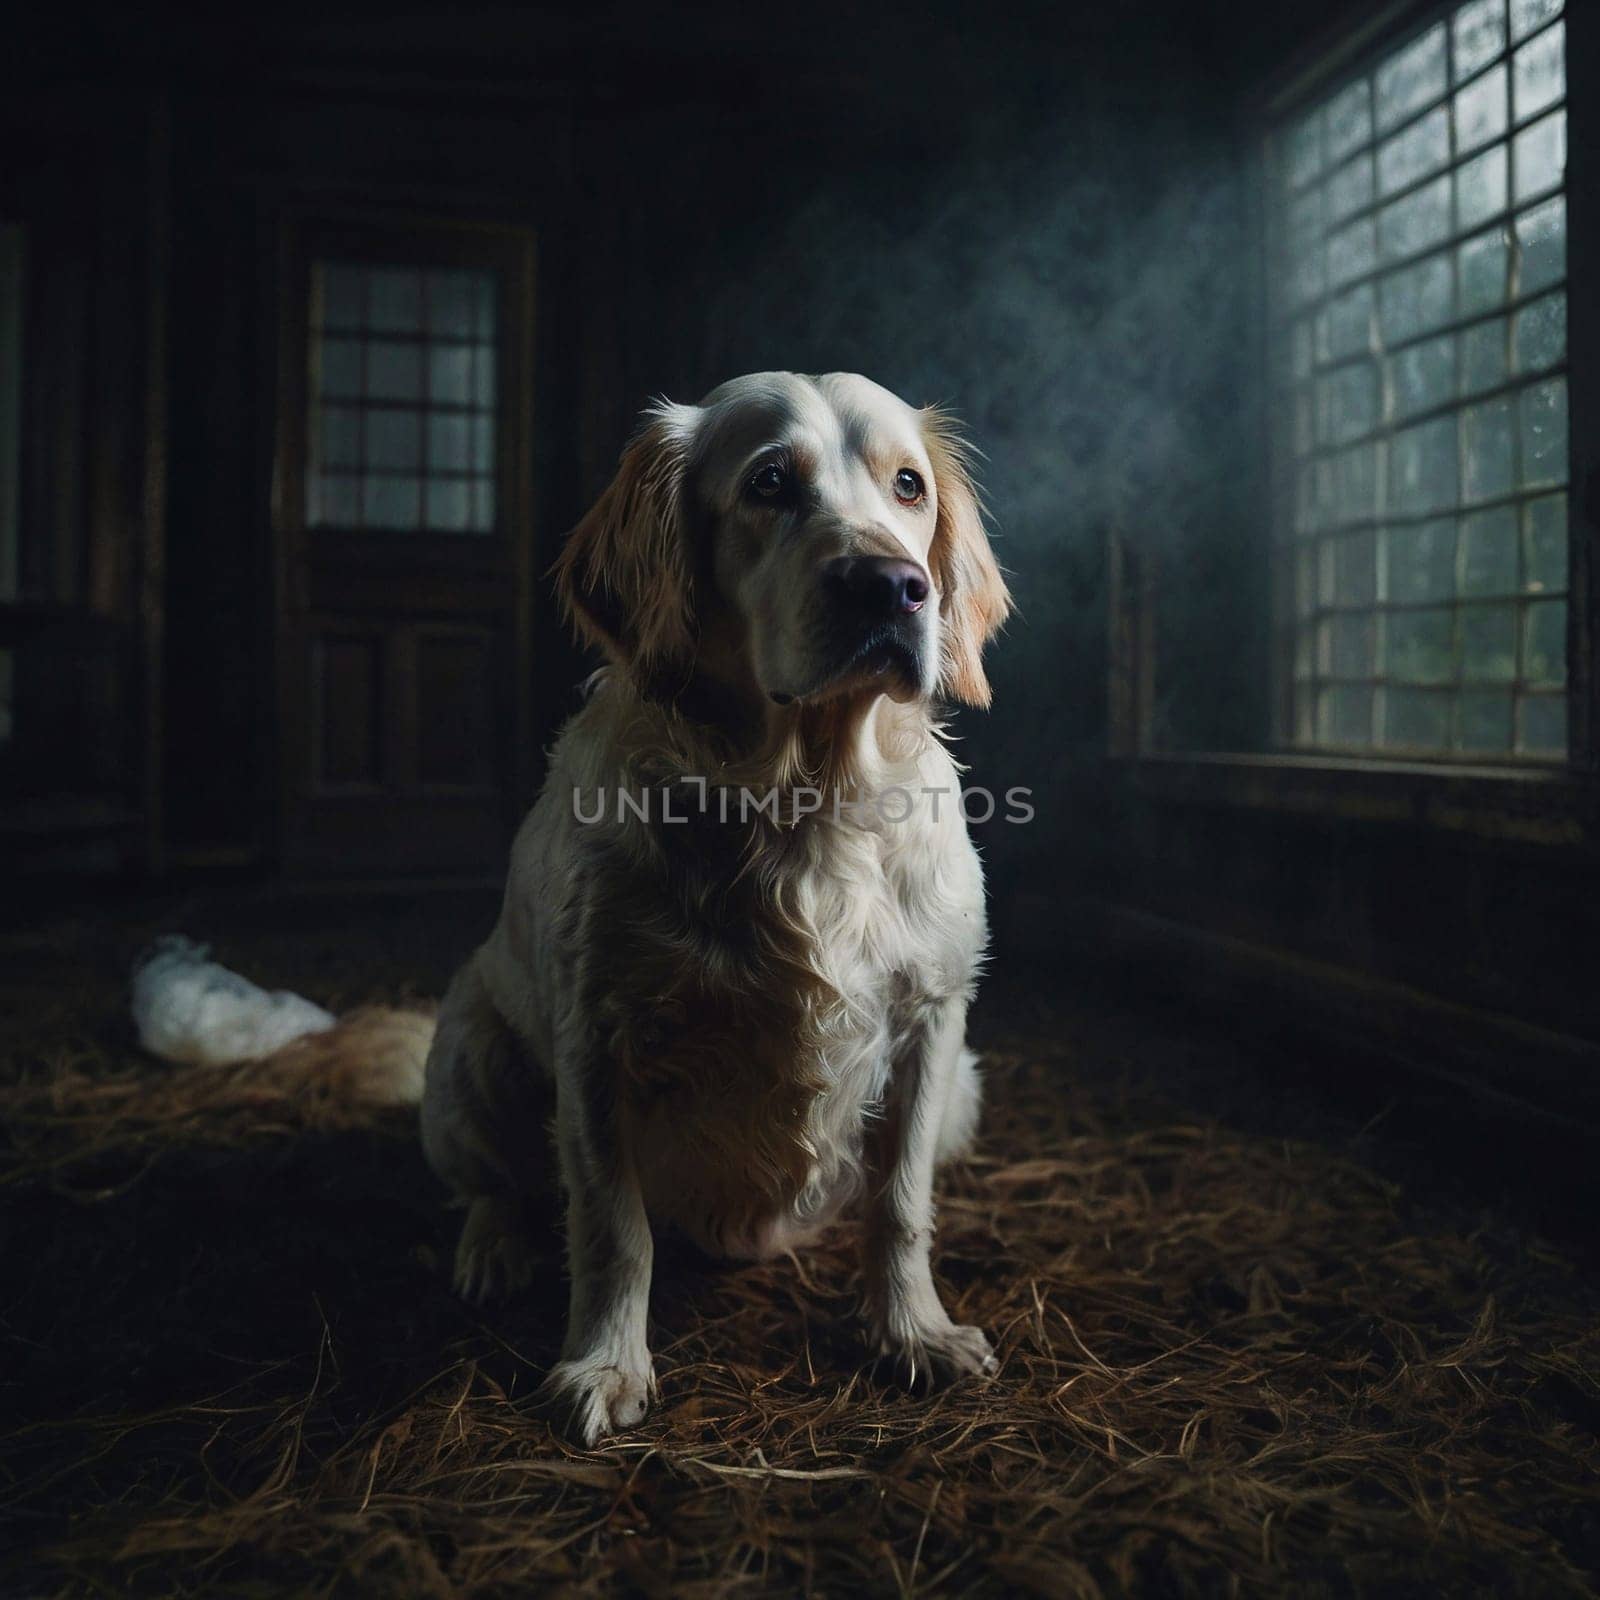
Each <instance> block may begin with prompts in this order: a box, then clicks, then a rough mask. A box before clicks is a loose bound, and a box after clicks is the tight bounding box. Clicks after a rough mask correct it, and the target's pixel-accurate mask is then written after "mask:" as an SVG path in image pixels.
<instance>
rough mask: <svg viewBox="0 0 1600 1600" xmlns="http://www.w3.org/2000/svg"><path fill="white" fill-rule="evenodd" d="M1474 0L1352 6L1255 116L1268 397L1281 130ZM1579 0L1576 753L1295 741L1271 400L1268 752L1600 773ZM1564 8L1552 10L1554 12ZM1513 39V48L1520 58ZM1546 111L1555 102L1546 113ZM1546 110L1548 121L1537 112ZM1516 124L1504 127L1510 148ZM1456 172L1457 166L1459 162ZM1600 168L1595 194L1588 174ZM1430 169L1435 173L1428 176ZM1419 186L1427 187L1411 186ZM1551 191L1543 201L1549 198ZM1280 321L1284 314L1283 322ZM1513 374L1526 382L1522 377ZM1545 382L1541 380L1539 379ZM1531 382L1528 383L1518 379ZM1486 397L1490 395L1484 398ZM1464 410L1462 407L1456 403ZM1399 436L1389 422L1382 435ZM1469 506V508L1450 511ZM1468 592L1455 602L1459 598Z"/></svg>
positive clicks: (1571, 581) (1596, 74) (1573, 221)
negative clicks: (1390, 431)
mask: <svg viewBox="0 0 1600 1600" xmlns="http://www.w3.org/2000/svg"><path fill="white" fill-rule="evenodd" d="M1460 4H1461V0H1405V3H1398V4H1396V3H1389V4H1384V5H1369V6H1367V7H1365V8H1364V10H1357V11H1355V12H1352V13H1347V14H1346V15H1345V16H1344V17H1343V18H1341V19H1339V20H1337V21H1336V22H1335V23H1333V24H1332V25H1331V27H1330V28H1328V29H1325V30H1324V31H1323V33H1322V34H1321V36H1320V37H1318V38H1316V39H1314V40H1313V41H1311V43H1310V44H1309V45H1308V46H1307V47H1306V48H1305V49H1304V50H1303V51H1302V52H1301V53H1300V54H1299V55H1298V56H1297V57H1296V58H1295V59H1294V60H1292V61H1291V62H1289V63H1288V64H1287V65H1286V66H1285V67H1284V69H1282V71H1281V72H1280V73H1279V74H1278V75H1277V77H1276V78H1275V79H1273V80H1269V82H1268V84H1267V85H1266V87H1265V90H1264V92H1263V93H1262V95H1261V97H1260V100H1259V102H1258V103H1257V105H1256V106H1255V107H1254V108H1253V113H1252V116H1251V118H1250V119H1249V123H1248V126H1247V128H1246V137H1247V138H1248V139H1249V140H1250V148H1251V150H1252V152H1253V161H1252V163H1251V167H1250V175H1249V181H1250V183H1251V196H1250V198H1251V205H1252V209H1253V212H1254V217H1255V227H1254V229H1253V233H1254V238H1253V241H1252V243H1253V247H1254V259H1255V262H1256V270H1257V274H1258V285H1257V291H1256V294H1255V296H1254V302H1255V308H1256V313H1257V339H1256V361H1255V371H1256V374H1257V379H1256V381H1257V382H1258V383H1259V384H1260V387H1261V393H1262V395H1263V397H1269V396H1270V395H1271V393H1272V378H1271V364H1272V363H1273V361H1274V360H1275V359H1277V356H1278V353H1279V344H1278V341H1277V335H1278V334H1280V333H1281V332H1282V329H1281V328H1280V327H1279V326H1278V320H1281V319H1277V306H1276V299H1275V295H1274V286H1273V281H1272V263H1273V262H1274V260H1275V259H1276V256H1275V251H1276V247H1277V245H1278V243H1279V239H1278V236H1277V229H1278V224H1279V220H1280V219H1279V210H1280V208H1279V207H1278V206H1277V205H1276V204H1275V203H1274V202H1273V200H1272V195H1273V190H1272V185H1273V183H1274V181H1275V179H1276V178H1277V176H1278V175H1279V166H1278V162H1277V161H1276V160H1275V159H1274V156H1275V142H1276V141H1277V140H1278V138H1279V136H1281V134H1282V133H1283V132H1284V130H1285V129H1286V128H1287V126H1288V125H1289V124H1291V123H1292V122H1293V121H1294V119H1295V118H1296V116H1297V115H1298V114H1299V113H1300V112H1302V111H1304V110H1306V109H1308V108H1309V107H1310V106H1311V105H1313V104H1314V103H1315V102H1317V101H1318V100H1320V99H1323V98H1325V97H1326V96H1327V95H1328V94H1329V93H1330V92H1332V91H1334V90H1335V89H1337V88H1338V86H1339V85H1340V84H1341V83H1344V82H1347V81H1351V80H1353V79H1354V78H1355V77H1356V76H1357V75H1359V74H1361V73H1363V72H1365V71H1368V70H1370V69H1371V68H1372V67H1373V66H1374V65H1376V64H1377V62H1379V61H1380V60H1381V59H1382V58H1383V57H1384V56H1385V55H1387V54H1389V53H1390V52H1391V51H1393V50H1395V49H1398V48H1401V47H1403V46H1404V45H1405V44H1407V43H1408V42H1409V41H1410V40H1412V39H1415V38H1417V37H1419V36H1420V35H1421V34H1422V33H1423V32H1425V31H1426V30H1427V29H1428V28H1430V27H1432V26H1433V25H1434V24H1435V23H1436V22H1438V21H1440V20H1447V19H1448V18H1450V17H1451V16H1452V15H1453V13H1454V12H1455V11H1456V10H1457V9H1458V8H1459V6H1460ZM1585 10H1586V8H1584V7H1582V6H1577V5H1574V4H1573V3H1572V0H1567V4H1566V5H1565V6H1564V7H1563V9H1562V12H1561V17H1562V20H1563V23H1564V25H1565V29H1566V95H1565V100H1564V105H1565V108H1566V113H1567V170H1566V175H1565V178H1564V181H1563V185H1562V189H1561V191H1560V193H1562V194H1563V195H1564V197H1565V204H1566V216H1567V264H1566V272H1565V276H1564V280H1563V284H1564V287H1563V293H1564V295H1565V297H1566V301H1567V308H1568V311H1567V314H1568V323H1567V349H1566V359H1565V363H1564V365H1563V366H1562V367H1561V368H1559V369H1557V370H1559V371H1560V372H1561V374H1562V375H1563V376H1564V377H1565V380H1566V384H1567V400H1568V444H1567V448H1568V462H1567V482H1566V494H1567V506H1568V510H1567V560H1568V572H1567V583H1568V587H1567V641H1566V656H1567V684H1566V696H1565V698H1566V715H1567V752H1566V754H1565V755H1564V756H1563V755H1551V756H1549V757H1539V756H1528V755H1520V754H1516V753H1514V752H1509V751H1508V752H1506V753H1505V754H1503V755H1502V754H1499V753H1497V752H1495V753H1489V752H1485V753H1479V752H1473V751H1456V750H1444V751H1439V752H1438V753H1437V754H1433V753H1427V752H1418V751H1415V750H1404V751H1394V752H1390V751H1386V750H1384V749H1383V748H1381V747H1378V746H1374V747H1372V748H1370V749H1369V748H1366V747H1334V746H1331V745H1330V746H1318V745H1301V744H1296V743H1295V742H1294V741H1293V728H1294V718H1295V705H1294V702H1295V681H1294V670H1293V669H1294V655H1293V652H1294V648H1295V638H1294V635H1295V631H1296V630H1295V628H1294V626H1293V622H1292V619H1289V618H1286V617H1285V616H1284V614H1283V612H1282V609H1281V604H1280V588H1279V584H1280V576H1279V574H1280V561H1279V546H1280V545H1281V543H1282V541H1281V539H1280V538H1279V533H1280V530H1279V528H1278V527H1277V518H1278V516H1279V512H1280V508H1279V505H1278V495H1277V479H1276V472H1277V461H1278V453H1279V451H1280V450H1281V448H1282V444H1281V439H1280V437H1278V433H1279V430H1278V427H1277V425H1276V423H1275V421H1274V418H1273V415H1272V406H1271V404H1270V402H1269V403H1267V404H1263V405H1262V406H1261V408H1260V416H1261V429H1260V436H1259V450H1260V458H1259V459H1260V463H1261V466H1260V474H1261V478H1260V481H1261V484H1262V489H1261V493H1260V497H1259V509H1258V515H1259V529H1258V541H1257V542H1258V549H1259V550H1260V553H1261V558H1262V561H1263V562H1264V564H1265V568H1266V571H1267V574H1268V579H1267V590H1268V595H1269V598H1268V602H1267V603H1268V609H1269V616H1268V619H1267V630H1266V631H1267V636H1268V638H1269V640H1270V644H1269V648H1268V652H1267V660H1266V661H1265V662H1264V663H1263V670H1264V672H1265V675H1266V679H1267V699H1268V704H1269V708H1270V709H1269V719H1268V726H1267V727H1266V728H1264V729H1263V753H1264V754H1270V755H1271V756H1272V757H1274V758H1276V759H1278V760H1284V761H1293V762H1294V763H1296V765H1297V766H1298V765H1299V764H1301V763H1304V762H1318V761H1325V762H1327V763H1329V764H1330V765H1332V766H1336V767H1338V768H1340V769H1342V768H1344V767H1346V766H1348V765H1349V764H1350V763H1352V762H1355V763H1360V764H1370V765H1371V766H1372V767H1373V768H1375V769H1385V768H1393V769H1396V770H1397V771H1403V772H1405V773H1407V774H1409V775H1411V776H1412V777H1413V778H1415V777H1416V776H1417V775H1418V774H1419V773H1420V774H1422V775H1424V776H1425V775H1426V774H1428V773H1431V772H1434V771H1437V772H1440V773H1442V774H1445V775H1448V774H1450V773H1452V772H1454V773H1457V774H1459V773H1463V772H1470V773H1472V774H1473V775H1474V776H1475V777H1478V778H1481V777H1483V776H1484V775H1485V774H1492V773H1497V772H1504V773H1506V774H1508V775H1512V776H1515V775H1526V774H1530V773H1533V774H1538V773H1541V772H1542V773H1548V774H1563V773H1571V772H1592V771H1593V770H1594V769H1595V767H1596V757H1597V751H1596V748H1595V736H1596V727H1595V715H1594V695H1595V687H1596V686H1595V683H1594V677H1593V669H1592V663H1593V659H1594V650H1593V640H1594V634H1595V628H1596V610H1595V599H1596V597H1595V594H1594V591H1593V585H1592V574H1593V573H1594V572H1595V570H1596V561H1595V548H1594V547H1595V541H1596V536H1597V530H1596V528H1595V526H1594V517H1593V500H1594V494H1593V488H1592V485H1593V483H1594V482H1595V477H1594V476H1593V475H1594V474H1596V473H1597V470H1600V446H1597V445H1596V443H1594V442H1593V441H1592V439H1591V437H1590V436H1591V435H1592V433H1593V431H1594V429H1593V423H1594V421H1596V420H1600V418H1597V408H1600V394H1597V393H1596V389H1597V388H1600V385H1597V383H1596V380H1595V378H1594V377H1593V373H1594V372H1595V370H1596V368H1595V365H1594V362H1595V360H1596V359H1600V347H1597V338H1596V334H1597V328H1596V324H1597V322H1600V318H1597V317H1596V316H1595V315H1593V313H1592V311H1591V308H1590V307H1588V306H1583V305H1580V304H1579V302H1580V301H1581V299H1582V297H1581V296H1578V295H1574V294H1573V292H1572V286H1573V284H1575V283H1579V282H1582V281H1583V274H1584V272H1585V271H1586V270H1587V266H1586V265H1585V264H1586V263H1596V264H1600V252H1597V251H1596V250H1595V249H1594V248H1592V244H1591V241H1592V240H1593V238H1594V233H1595V222H1596V219H1595V215H1594V213H1595V209H1596V207H1595V201H1594V195H1593V190H1594V185H1595V175H1596V173H1597V171H1600V166H1597V157H1596V151H1595V138H1594V134H1593V131H1592V127H1591V125H1592V122H1593V114H1592V112H1590V111H1589V108H1588V107H1587V106H1585V105H1584V103H1583V101H1584V96H1583V92H1582V87H1583V86H1584V85H1590V86H1593V85H1597V84H1600V71H1596V53H1597V52H1596V41H1597V38H1600V27H1597V26H1596V20H1597V19H1596V18H1595V17H1594V15H1593V9H1592V8H1588V15H1587V16H1585V15H1584V13H1585ZM1553 20H1554V19H1552V21H1553ZM1514 48H1515V47H1514V46H1508V52H1507V59H1508V60H1509V56H1510V52H1511V50H1512V49H1514ZM1541 114H1542V113H1541ZM1534 120H1537V119H1536V118H1535V119H1534ZM1511 127H1512V125H1511V124H1508V128H1507V132H1506V134H1505V135H1504V138H1505V140H1506V143H1507V145H1508V147H1509V144H1510V141H1511ZM1446 170H1447V171H1449V170H1452V169H1451V168H1447V169H1446ZM1580 173H1585V174H1587V175H1588V177H1587V184H1588V189H1589V193H1587V194H1586V193H1585V192H1584V189H1585V185H1584V182H1583V181H1580V180H1579V178H1578V175H1579V174H1580ZM1429 181H1431V180H1429ZM1412 187H1416V185H1412ZM1539 203H1542V202H1539ZM1275 319H1277V320H1275ZM1512 381H1513V382H1514V383H1516V382H1518V380H1512ZM1531 381H1534V382H1537V381H1541V380H1539V379H1534V380H1531ZM1519 386H1520V383H1519ZM1473 403H1477V401H1476V397H1474V401H1473ZM1450 414H1451V415H1455V414H1456V412H1455V411H1452V412H1451V413H1450ZM1381 436H1383V437H1386V436H1387V433H1385V434H1384V435H1381ZM1449 514H1451V515H1459V514H1461V513H1460V511H1459V509H1458V510H1456V511H1452V512H1451V513H1449ZM1459 604H1460V601H1459V598H1458V599H1457V600H1456V601H1455V602H1453V605H1452V609H1456V608H1458V607H1459Z"/></svg>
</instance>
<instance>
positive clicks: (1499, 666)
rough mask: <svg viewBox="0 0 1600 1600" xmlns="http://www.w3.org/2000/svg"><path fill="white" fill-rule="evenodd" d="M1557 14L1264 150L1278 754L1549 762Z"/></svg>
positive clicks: (1560, 596)
mask: <svg viewBox="0 0 1600 1600" xmlns="http://www.w3.org/2000/svg"><path fill="white" fill-rule="evenodd" d="M1508 4H1509V8H1508ZM1562 9H1563V7H1562V5H1561V4H1560V3H1559V0H1541V3H1540V4H1539V6H1538V7H1537V8H1534V7H1531V5H1530V3H1529V0H1468V3H1466V4H1463V5H1458V6H1457V7H1456V8H1455V9H1454V10H1453V12H1451V13H1450V14H1449V15H1447V16H1446V17H1445V18H1444V19H1443V21H1441V22H1436V23H1434V24H1432V25H1430V26H1429V27H1427V28H1425V29H1424V30H1423V31H1422V32H1421V33H1419V34H1417V35H1416V36H1414V37H1413V38H1411V39H1410V40H1408V41H1406V42H1405V43H1403V44H1401V45H1400V46H1398V47H1397V48H1396V49H1394V50H1393V51H1391V52H1390V53H1389V54H1388V55H1386V56H1385V57H1383V58H1381V59H1379V60H1377V61H1375V62H1373V63H1371V65H1370V67H1369V69H1368V70H1367V71H1366V72H1365V73H1364V74H1362V75H1361V76H1360V77H1358V78H1357V79H1355V80H1354V81H1353V82H1347V83H1345V84H1343V85H1342V86H1340V87H1339V88H1338V89H1337V90H1336V91H1335V92H1334V93H1332V94H1331V95H1329V96H1327V97H1326V98H1325V99H1324V100H1323V101H1322V102H1321V104H1319V105H1318V106H1317V107H1316V108H1315V109H1313V110H1311V111H1309V112H1306V113H1301V114H1299V115H1298V116H1296V117H1294V118H1292V119H1291V120H1290V122H1289V123H1288V125H1286V126H1285V127H1283V128H1281V129H1279V130H1277V132H1276V133H1275V135H1274V136H1273V138H1272V140H1271V143H1270V147H1269V154H1270V157H1271V159H1270V160H1269V172H1270V178H1269V182H1270V183H1271V185H1272V201H1271V204H1270V205H1269V216H1270V219H1271V230H1272V238H1271V266H1272V271H1271V279H1272V297H1271V306H1270V314H1271V331H1270V379H1271V383H1272V386H1273V391H1274V402H1273V406H1272V415H1273V417H1274V419H1275V420H1274V430H1275V437H1274V440H1273V484H1274V490H1273V502H1274V513H1273V515H1274V522H1275V531H1276V539H1275V542H1274V547H1273V549H1274V554H1273V561H1274V566H1275V569H1276V570H1275V576H1274V581H1273V586H1272V590H1273V594H1274V595H1275V596H1276V602H1275V603H1276V607H1277V613H1278V614H1277V618H1276V622H1277V631H1278V637H1279V639H1280V643H1281V648H1280V651H1279V661H1280V669H1281V671H1282V673H1283V676H1284V679H1285V683H1284V694H1283V699H1282V703H1283V706H1284V726H1283V736H1284V737H1285V739H1286V740H1287V742H1288V743H1289V744H1291V745H1293V746H1297V747H1300V748H1306V749H1336V750H1346V751H1361V752H1365V753H1371V754H1387V755H1397V756H1404V755H1410V756H1416V755H1423V756H1441V755H1458V756H1462V757H1465V758H1470V759H1485V758H1496V759H1498V758H1504V759H1528V760H1542V761H1548V760H1552V759H1559V758H1560V757H1562V756H1563V755H1564V754H1565V752H1566V696H1565V679H1566V627H1567V623H1566V618H1567V598H1566V590H1567V498H1566V494H1565V492H1564V488H1565V484H1566V479H1567V405H1566V362H1567V349H1566V296H1567V282H1566V210H1565V200H1564V196H1563V193H1562V184H1563V181H1564V168H1565V162H1566V110H1565V94H1566V84H1565V63H1564V49H1565V29H1564V22H1563V20H1562V16H1561V13H1562ZM1535 11H1537V21H1535V20H1534V17H1535Z"/></svg>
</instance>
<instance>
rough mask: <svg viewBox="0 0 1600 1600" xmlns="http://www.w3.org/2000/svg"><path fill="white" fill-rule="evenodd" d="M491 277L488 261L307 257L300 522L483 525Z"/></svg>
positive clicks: (489, 500) (490, 489)
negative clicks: (306, 462) (434, 263)
mask: <svg viewBox="0 0 1600 1600" xmlns="http://www.w3.org/2000/svg"><path fill="white" fill-rule="evenodd" d="M495 289H496V279H495V274H494V273H492V272H488V271H481V270H468V269H463V268H455V267H421V266H410V265H378V264H373V263H363V262H356V261H343V260H326V259H324V260H317V261H315V262H313V264H312V295H311V352H310V354H311V392H312V396H313V418H312V427H311V454H312V460H311V462H310V471H309V472H308V473H307V475H306V521H307V523H308V524H309V525H310V526H311V527H313V528H319V527H320V528H366V529H380V530H392V531H395V532H417V531H431V532H437V533H451V534H459V533H488V532H491V531H492V530H493V529H494V526H495V451H496V415H497V411H498V400H497V390H496V359H495V352H496V344H495V337H496V334H495V330H496V304H495V299H496V295H495Z"/></svg>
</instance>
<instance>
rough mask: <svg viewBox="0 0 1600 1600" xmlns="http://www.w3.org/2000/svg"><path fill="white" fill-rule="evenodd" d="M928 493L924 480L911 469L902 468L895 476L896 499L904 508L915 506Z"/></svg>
mask: <svg viewBox="0 0 1600 1600" xmlns="http://www.w3.org/2000/svg"><path fill="white" fill-rule="evenodd" d="M926 492H927V491H926V490H925V489H924V488H923V486H922V479H921V478H920V477H919V476H918V475H917V474H916V473H915V472H913V471H912V470H911V468H910V467H901V469H900V470H899V471H898V472H897V473H895V475H894V497H895V499H896V500H898V501H899V502H900V504H901V505H903V506H914V505H915V504H916V503H917V502H918V501H919V500H920V499H921V498H922V497H923V495H924V494H925V493H926Z"/></svg>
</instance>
